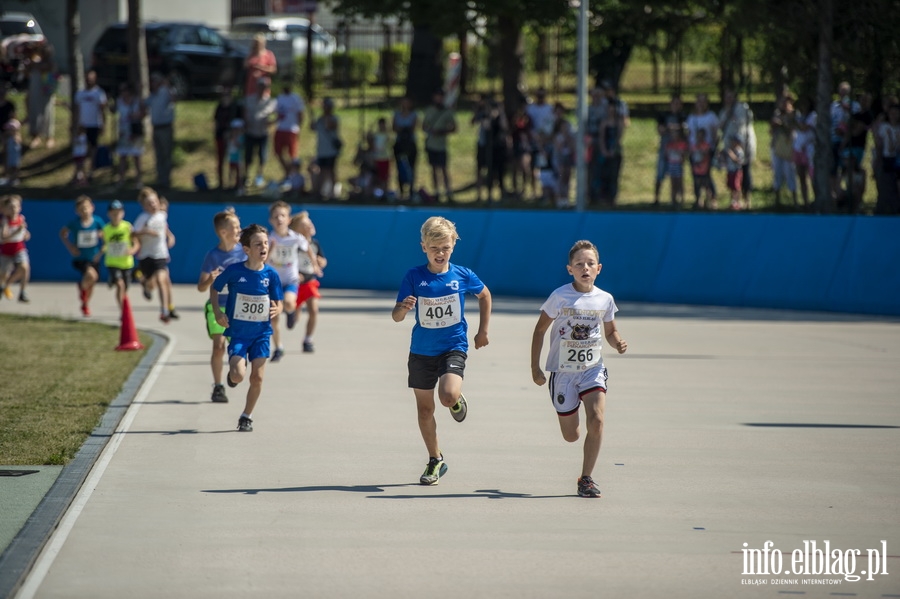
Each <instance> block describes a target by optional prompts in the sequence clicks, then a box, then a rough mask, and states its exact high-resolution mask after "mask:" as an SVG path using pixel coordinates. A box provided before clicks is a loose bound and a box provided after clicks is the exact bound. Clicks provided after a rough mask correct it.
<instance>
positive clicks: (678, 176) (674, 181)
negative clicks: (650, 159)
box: [666, 127, 690, 207]
mask: <svg viewBox="0 0 900 599" xmlns="http://www.w3.org/2000/svg"><path fill="white" fill-rule="evenodd" d="M689 150H690V148H689V147H688V143H687V138H686V136H685V134H684V129H683V128H680V127H679V128H676V129H674V130H673V131H672V135H671V136H670V137H669V142H668V143H667V144H666V165H667V167H666V168H667V171H668V175H669V179H670V181H669V187H670V189H671V193H672V206H673V207H677V206H678V205H679V204H682V203H683V202H684V161H685V159H686V158H687V156H688V153H689Z"/></svg>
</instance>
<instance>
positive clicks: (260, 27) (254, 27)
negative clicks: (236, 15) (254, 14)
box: [231, 23, 272, 33]
mask: <svg viewBox="0 0 900 599" xmlns="http://www.w3.org/2000/svg"><path fill="white" fill-rule="evenodd" d="M231 31H233V32H235V33H272V30H271V29H269V26H268V25H267V24H266V23H235V24H234V25H232V26H231Z"/></svg>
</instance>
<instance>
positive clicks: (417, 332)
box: [391, 216, 491, 485]
mask: <svg viewBox="0 0 900 599" xmlns="http://www.w3.org/2000/svg"><path fill="white" fill-rule="evenodd" d="M421 233H422V241H421V243H422V251H423V252H425V255H426V256H428V263H427V264H424V265H422V266H417V267H415V268H411V269H409V271H407V273H406V276H404V277H403V282H402V283H401V284H400V290H399V291H398V293H397V303H396V305H395V306H394V309H393V311H392V312H391V318H393V320H394V322H401V321H403V319H404V318H406V314H407V313H408V312H409V311H410V310H415V319H416V322H415V324H414V325H413V330H412V342H411V344H410V350H409V360H408V363H407V366H408V369H409V379H408V383H409V386H410V387H411V388H412V390H413V393H414V394H415V396H416V407H417V408H418V419H419V431H420V432H421V433H422V440H423V441H424V442H425V448H426V449H427V450H428V458H429V459H428V465H427V466H426V467H425V472H424V473H423V474H422V476H421V477H420V478H419V482H420V483H422V484H423V485H436V484H438V482H439V480H440V478H441V476H443V475H444V473H445V472H446V471H447V465H446V464H445V463H444V456H443V454H442V453H441V450H440V446H439V445H438V438H437V423H436V422H435V419H434V408H435V404H434V389H435V387H437V394H438V399H439V400H440V402H441V404H442V405H443V406H444V407H446V408H449V409H450V414H451V416H453V419H454V420H456V421H457V422H462V421H463V420H464V419H465V417H466V413H467V411H468V407H467V405H466V398H465V397H463V394H462V382H463V373H464V371H465V368H466V357H467V354H466V352H467V350H468V349H469V341H468V336H467V334H468V324H467V323H466V318H465V314H464V309H465V295H466V294H467V293H471V294H473V295H475V297H477V298H478V309H479V318H478V331H477V332H476V333H475V349H480V348H482V347H484V346H486V345H487V344H488V323H489V321H490V317H491V292H490V291H489V290H488V288H487V286H486V285H485V284H484V283H482V282H481V279H479V278H478V275H476V274H475V273H474V272H473V271H472V270H470V269H468V268H466V267H464V266H457V265H455V264H451V263H450V255H451V254H452V253H453V248H454V247H455V246H456V242H457V240H458V239H459V235H457V233H456V226H455V225H454V224H453V223H452V222H450V221H449V220H447V219H445V218H442V217H440V216H432V217H431V218H429V219H428V220H426V221H425V224H424V225H422V231H421Z"/></svg>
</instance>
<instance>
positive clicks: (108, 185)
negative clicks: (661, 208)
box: [10, 79, 875, 211]
mask: <svg viewBox="0 0 900 599" xmlns="http://www.w3.org/2000/svg"><path fill="white" fill-rule="evenodd" d="M626 81H627V79H626ZM378 91H379V90H375V89H369V90H365V93H366V98H368V99H369V100H371V99H372V98H380V97H383V95H381V94H379V93H377V92H378ZM10 95H11V97H12V98H13V99H14V101H16V102H17V103H18V104H19V105H20V106H22V105H23V104H24V100H25V99H24V96H23V95H21V94H18V93H12V94H10ZM335 98H336V100H337V105H338V111H337V113H338V115H339V117H340V118H341V135H342V137H343V140H344V143H345V149H344V152H343V153H342V155H341V156H340V159H339V162H338V167H337V172H338V177H339V178H340V180H342V181H343V182H344V187H345V189H348V188H349V185H348V184H347V179H348V178H350V177H352V176H354V175H355V174H356V172H357V168H356V167H355V166H353V157H354V154H355V149H356V144H357V143H358V142H359V140H360V139H361V138H362V137H363V135H364V133H365V132H366V131H368V130H370V129H372V128H373V127H374V125H375V122H376V120H377V119H378V117H380V116H384V117H386V118H388V119H390V116H391V113H392V109H393V107H388V106H383V107H373V106H372V105H371V104H370V105H368V106H366V107H365V108H360V107H359V106H360V101H361V100H363V99H364V98H363V90H353V91H352V92H344V91H339V92H337V93H335ZM624 98H625V99H626V100H628V101H631V102H633V101H634V100H632V99H631V97H630V96H629V95H628V94H626V95H625V96H624ZM635 98H639V100H640V101H646V100H647V99H650V98H651V97H649V96H647V95H646V94H644V95H641V96H638V95H635ZM661 98H663V99H660V98H657V97H656V96H652V100H653V101H654V103H657V102H658V101H661V105H664V103H665V100H664V97H661ZM557 99H559V100H561V101H563V102H564V103H565V104H567V105H568V106H572V107H574V98H573V97H572V96H571V95H569V96H561V97H559V98H556V97H553V96H552V94H551V97H550V101H556V100H557ZM319 105H320V103H319V102H318V101H317V102H314V108H315V110H316V112H317V113H318V112H319V110H320V108H319ZM214 108H215V101H212V100H190V101H184V102H180V103H179V104H178V106H177V111H176V143H177V147H176V150H175V156H174V164H175V168H174V173H173V190H172V191H171V192H170V194H169V195H170V199H172V200H173V201H179V200H182V199H184V200H191V199H195V200H198V201H202V200H203V199H209V200H215V201H221V200H222V195H221V194H220V193H206V194H194V193H192V192H193V191H194V189H195V188H194V182H193V180H194V176H195V175H196V174H197V173H205V174H206V176H207V178H208V180H209V181H210V183H211V184H212V185H215V183H216V176H215V171H216V165H215V153H214V142H213V126H212V116H213V112H214ZM23 110H24V109H23ZM308 116H309V115H308V113H307V121H308ZM471 117H472V112H471V110H469V109H467V108H466V107H462V108H461V109H460V110H459V111H458V113H457V121H458V126H459V131H458V133H457V134H455V135H452V136H451V137H450V141H449V157H450V165H449V166H450V172H451V180H452V185H453V187H454V188H455V189H456V190H457V191H456V193H455V199H456V200H457V201H459V202H461V203H468V202H472V201H474V199H475V190H474V180H475V145H476V128H475V126H473V125H471V124H470V121H471ZM113 121H114V118H111V119H109V121H108V123H111V122H113ZM69 122H70V113H69V110H68V109H67V108H66V107H65V106H63V105H58V106H57V109H56V131H57V140H58V142H59V143H58V145H57V146H56V148H54V149H52V150H48V149H46V148H44V147H41V148H37V149H34V150H28V151H27V152H26V153H25V156H24V158H23V163H22V164H23V168H22V175H23V183H22V187H23V188H24V189H25V191H24V195H25V196H26V198H27V197H53V198H68V197H74V196H76V195H78V193H81V191H82V190H76V189H73V188H71V187H70V186H68V185H67V183H68V181H69V180H70V179H71V176H72V165H71V159H70V156H71V149H70V147H69V144H68V135H67V132H68V127H69ZM307 124H308V123H307ZM756 132H757V138H758V155H757V158H756V162H755V166H754V172H753V174H754V188H755V190H756V192H755V193H754V200H753V201H754V210H757V211H791V210H793V209H792V208H787V207H778V206H775V204H774V194H773V193H772V192H771V191H770V188H771V185H772V170H771V163H770V159H769V147H768V146H769V132H768V126H767V124H766V123H763V122H757V123H756ZM102 141H103V143H107V144H112V143H113V132H112V130H111V128H110V126H107V129H106V132H105V135H104V137H103V138H102ZM422 142H423V140H422V138H421V136H420V140H419V144H420V153H419V161H418V164H419V168H418V172H417V187H418V186H424V187H425V188H426V189H429V190H430V189H431V177H430V169H428V168H427V165H426V161H425V153H424V151H422V150H421V146H422ZM657 147H658V137H657V134H656V125H655V121H654V120H653V119H652V118H632V124H631V127H630V128H629V129H628V130H627V131H626V133H625V139H624V162H623V167H622V172H621V180H620V194H619V199H618V205H619V207H620V208H621V209H626V210H642V209H649V208H650V207H651V204H652V200H653V187H654V177H655V165H656V153H657ZM314 152H315V134H314V133H313V132H312V131H309V130H308V128H305V129H304V131H303V132H302V133H301V138H300V154H301V157H302V159H303V160H304V164H306V163H308V162H309V161H310V160H311V159H312V158H313V156H314ZM143 162H144V177H143V183H145V184H152V183H153V180H154V176H155V173H154V160H153V151H152V144H151V143H150V142H149V141H148V143H147V144H146V147H145V154H144V159H143ZM253 169H254V170H253V172H255V166H254V167H253ZM132 173H133V172H132ZM264 174H265V176H266V178H267V179H269V180H280V179H281V178H282V172H281V167H280V165H279V164H278V163H277V161H276V160H275V159H274V157H273V156H271V155H270V159H269V161H268V164H267V165H266V168H265V172H264ZM394 176H395V174H394V172H393V166H392V178H393V177H394ZM713 176H714V178H715V180H716V184H717V187H718V188H719V189H720V190H724V189H725V184H724V183H725V173H724V171H717V172H714V174H713ZM572 185H573V189H572V196H574V175H573V184H572ZM685 185H686V190H687V191H688V195H689V196H691V194H692V191H691V190H692V187H691V183H690V177H687V178H686V181H685ZM83 191H84V192H86V193H88V194H90V195H92V196H94V197H97V198H106V199H108V198H113V197H117V198H121V199H125V200H129V199H133V198H135V197H136V195H137V192H136V191H135V182H134V181H133V180H132V181H128V182H127V183H126V185H124V186H122V187H118V188H117V187H115V186H114V184H113V173H112V170H111V169H109V168H106V169H101V170H100V171H98V173H97V175H96V180H95V183H94V185H93V186H92V187H91V188H89V189H86V190H83ZM258 193H259V190H255V191H253V192H252V193H251V195H250V197H249V198H248V199H251V200H252V199H253V195H254V194H258ZM667 194H668V185H667V184H666V185H665V187H664V190H663V198H664V199H665V198H666V197H667ZM228 195H229V197H230V194H228ZM723 197H724V196H722V195H720V206H724V205H725V204H726V202H725V201H724V200H723ZM260 199H262V198H260ZM264 201H268V199H266V200H264ZM691 202H692V199H691ZM874 204H875V186H874V182H872V181H869V185H868V186H867V190H866V194H865V209H866V210H867V211H871V209H872V208H873V207H874ZM511 205H514V206H522V207H531V206H533V204H531V203H523V202H518V203H515V202H514V203H511Z"/></svg>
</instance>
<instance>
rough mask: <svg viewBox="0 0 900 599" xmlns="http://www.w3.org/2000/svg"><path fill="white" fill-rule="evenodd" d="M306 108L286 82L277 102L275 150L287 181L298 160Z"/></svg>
mask: <svg viewBox="0 0 900 599" xmlns="http://www.w3.org/2000/svg"><path fill="white" fill-rule="evenodd" d="M305 109H306V106H305V105H304V104H303V98H301V97H300V96H299V95H298V94H296V93H294V92H292V91H291V84H290V82H289V81H288V82H285V84H284V88H283V89H282V91H281V93H280V94H279V95H278V98H276V100H275V114H276V115H277V120H276V122H275V123H276V124H275V140H274V149H275V156H277V157H278V162H280V163H281V168H282V169H284V180H285V181H287V180H288V177H289V176H290V174H291V165H292V164H293V163H294V161H295V160H296V159H297V147H298V144H299V138H300V125H302V124H303V112H304V110H305Z"/></svg>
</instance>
